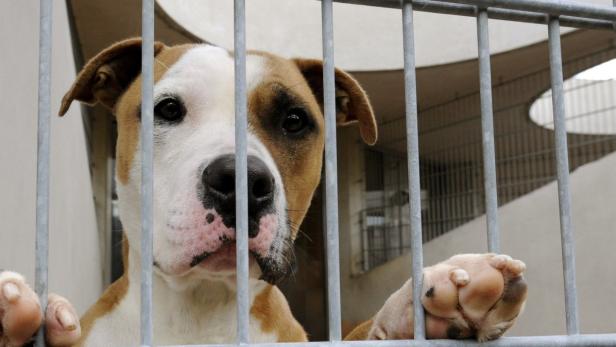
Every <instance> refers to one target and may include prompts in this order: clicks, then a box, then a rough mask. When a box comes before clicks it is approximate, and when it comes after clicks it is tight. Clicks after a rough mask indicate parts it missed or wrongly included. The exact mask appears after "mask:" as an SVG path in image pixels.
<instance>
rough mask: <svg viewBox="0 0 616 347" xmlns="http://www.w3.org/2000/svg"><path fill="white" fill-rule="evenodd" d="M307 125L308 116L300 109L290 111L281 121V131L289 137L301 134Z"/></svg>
mask: <svg viewBox="0 0 616 347" xmlns="http://www.w3.org/2000/svg"><path fill="white" fill-rule="evenodd" d="M308 125H309V121H308V115H307V114H306V111H304V110H302V109H300V108H292V109H290V110H289V111H288V112H287V115H286V116H285V117H284V119H283V120H282V129H283V130H284V131H285V132H286V133H287V134H289V135H296V134H299V133H301V132H302V131H303V130H304V129H306V128H307V127H308Z"/></svg>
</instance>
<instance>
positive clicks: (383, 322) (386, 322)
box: [367, 277, 473, 340]
mask: <svg viewBox="0 0 616 347" xmlns="http://www.w3.org/2000/svg"><path fill="white" fill-rule="evenodd" d="M434 279H436V278H434ZM441 280H442V281H441V282H442V283H441V289H442V293H441V295H440V296H439V300H435V301H434V303H436V306H442V307H445V306H448V305H453V307H454V308H455V307H456V305H457V301H458V298H457V296H458V293H457V289H456V286H455V285H454V284H453V282H452V281H453V280H454V277H451V278H450V277H445V278H442V279H441ZM455 280H456V281H467V280H468V278H465V277H463V278H455ZM447 283H451V284H452V288H453V293H452V295H451V296H449V295H447V294H446V293H445V291H444V290H443V289H445V288H446V287H447V285H446V284H447ZM444 284H445V285H444ZM424 288H425V286H424ZM424 293H427V295H428V296H431V295H434V289H433V290H431V291H424ZM424 295H425V294H424ZM453 301H455V303H452V302H453ZM455 317H457V315H449V316H448V317H443V316H441V317H439V316H436V315H434V314H432V313H430V312H429V311H426V314H425V319H426V337H427V338H430V339H447V338H454V339H461V338H469V337H472V336H473V331H472V329H471V327H470V326H469V325H468V324H467V323H466V322H465V321H464V320H463V319H461V320H460V321H456V320H455ZM413 324H414V315H413V286H412V279H409V280H408V281H407V282H406V283H405V284H404V285H403V286H402V287H401V288H400V289H398V290H397V291H396V292H395V293H393V294H392V295H391V296H390V297H389V298H388V299H387V301H386V302H385V305H383V307H382V308H381V309H380V310H379V312H378V313H377V314H376V316H375V317H374V319H373V322H372V326H371V328H370V330H369V332H368V336H367V339H368V340H399V339H412V338H413V337H414V331H413Z"/></svg>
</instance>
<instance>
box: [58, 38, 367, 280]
mask: <svg viewBox="0 0 616 347" xmlns="http://www.w3.org/2000/svg"><path fill="white" fill-rule="evenodd" d="M155 52H156V62H155V85H154V105H155V106H154V201H153V203H154V261H155V263H154V265H155V268H156V270H157V271H158V272H159V274H161V275H162V276H163V277H164V278H165V279H166V280H167V281H168V282H169V283H170V284H173V285H176V286H178V287H184V286H186V285H191V284H194V283H198V282H199V281H200V280H202V279H227V278H231V277H232V276H233V275H234V273H235V242H234V240H235V230H234V226H235V198H236V195H235V135H234V134H235V127H234V126H235V122H234V118H235V111H234V110H235V107H234V61H233V55H232V54H231V53H229V52H228V51H226V50H224V49H221V48H219V47H215V46H211V45H184V46H175V47H167V46H164V45H162V44H160V43H157V44H156V45H155ZM140 54H141V42H140V40H127V41H123V42H120V43H118V44H115V45H113V46H111V47H110V48H108V49H106V50H104V51H103V52H101V53H100V54H99V55H98V56H96V57H95V58H93V59H92V60H91V61H90V62H89V63H88V64H87V65H86V67H85V68H84V69H83V70H82V72H81V73H80V74H79V76H78V77H77V81H76V82H75V84H74V85H73V87H72V88H71V90H70V91H69V92H68V93H67V95H66V96H65V99H64V101H63V105H62V110H61V114H62V113H64V112H65V111H66V109H67V108H68V106H69V104H70V102H71V101H72V100H73V99H77V100H80V101H84V102H87V103H95V102H101V103H102V104H104V105H105V106H107V107H109V108H110V109H112V110H113V113H114V114H115V116H116V119H117V123H118V144H117V172H116V178H117V181H118V196H119V201H120V217H121V220H122V223H123V226H124V229H125V232H126V236H127V238H128V241H129V244H131V245H138V244H139V237H140V236H139V235H140V204H139V202H140V194H139V192H140V183H141V158H140V152H139V150H140V134H139V132H140V105H141V100H140V91H141V79H140V77H139V73H140V59H141V57H140ZM246 70H247V76H246V79H247V87H248V125H249V129H248V138H247V140H248V141H247V143H248V145H247V146H248V206H249V211H248V212H249V230H248V233H249V249H250V254H251V264H252V265H251V273H252V274H253V275H254V276H260V277H261V278H262V279H265V280H266V281H268V282H272V283H274V282H276V281H278V280H279V279H281V278H283V277H284V276H285V275H286V274H287V273H288V272H289V271H290V270H291V266H292V259H293V255H292V244H293V240H294V239H295V237H296V234H297V230H298V228H299V226H300V224H301V222H302V220H303V218H304V216H305V214H306V211H307V209H308V207H309V205H310V201H311V199H312V196H313V193H314V191H315V189H316V187H317V185H318V183H319V180H320V174H321V162H322V153H323V147H324V119H323V114H322V107H321V103H320V99H321V95H322V83H321V79H322V77H321V76H322V65H321V63H320V62H319V61H315V60H300V59H294V60H289V59H284V58H280V57H277V56H273V55H270V54H266V53H260V52H249V53H248V54H247V62H246ZM336 85H337V91H336V94H337V98H336V101H337V107H338V109H337V120H338V123H339V124H349V123H352V122H355V121H359V123H360V130H361V133H362V136H363V138H364V140H366V142H368V143H374V142H375V141H376V125H375V120H374V116H373V114H372V110H371V108H370V105H369V103H368V100H367V98H366V95H365V93H364V92H363V91H362V89H361V88H360V87H359V85H358V84H357V83H356V82H355V80H353V79H352V78H351V77H350V76H349V75H347V74H345V73H344V72H342V71H337V72H336ZM131 250H132V251H133V252H138V247H133V248H131Z"/></svg>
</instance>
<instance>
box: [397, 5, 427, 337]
mask: <svg viewBox="0 0 616 347" xmlns="http://www.w3.org/2000/svg"><path fill="white" fill-rule="evenodd" d="M402 25H403V42H404V43H403V45H404V86H405V88H404V99H405V106H406V151H407V160H408V175H409V190H410V197H409V206H410V213H411V215H410V224H411V252H412V253H411V256H412V259H413V303H414V305H413V311H414V327H413V331H414V336H415V340H424V339H425V338H426V334H425V321H424V309H423V306H422V305H421V290H422V287H423V243H422V232H421V187H420V181H419V132H418V130H417V127H418V125H417V81H416V75H415V74H416V72H415V38H414V35H415V34H414V31H413V4H412V2H411V1H410V0H404V1H403V3H402Z"/></svg>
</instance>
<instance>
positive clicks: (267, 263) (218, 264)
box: [190, 237, 295, 285]
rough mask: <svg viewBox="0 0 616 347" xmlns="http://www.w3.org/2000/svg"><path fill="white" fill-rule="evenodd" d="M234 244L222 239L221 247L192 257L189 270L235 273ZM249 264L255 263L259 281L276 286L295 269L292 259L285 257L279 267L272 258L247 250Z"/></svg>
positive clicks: (232, 241)
mask: <svg viewBox="0 0 616 347" xmlns="http://www.w3.org/2000/svg"><path fill="white" fill-rule="evenodd" d="M236 247H237V246H236V242H235V239H232V238H226V237H225V238H224V239H223V243H222V244H221V246H220V247H219V248H218V249H217V250H216V251H213V252H210V251H204V252H202V253H200V254H198V255H196V256H194V257H193V258H192V260H191V262H190V267H191V268H196V267H203V268H206V269H210V270H215V271H235V268H236ZM249 256H250V259H249V260H250V262H253V261H254V262H256V263H257V265H258V266H259V269H260V270H261V275H260V277H259V279H260V280H263V281H266V282H268V283H270V284H274V285H275V284H278V283H280V282H281V281H282V280H284V279H285V278H287V276H288V275H289V273H290V272H293V271H294V269H295V261H294V257H289V256H285V259H287V260H289V259H292V260H291V261H287V263H286V265H281V264H280V262H279V261H276V260H275V259H274V258H273V257H272V256H263V255H261V254H259V253H258V252H255V251H253V250H249Z"/></svg>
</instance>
